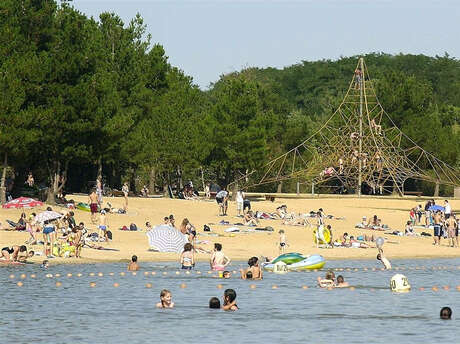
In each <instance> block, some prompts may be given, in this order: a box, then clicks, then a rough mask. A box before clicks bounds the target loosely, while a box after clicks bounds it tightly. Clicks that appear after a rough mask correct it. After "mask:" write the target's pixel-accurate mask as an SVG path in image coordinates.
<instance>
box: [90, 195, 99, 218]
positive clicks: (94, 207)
mask: <svg viewBox="0 0 460 344" xmlns="http://www.w3.org/2000/svg"><path fill="white" fill-rule="evenodd" d="M88 203H89V209H90V211H91V222H92V223H96V222H97V218H96V213H97V209H98V206H97V203H98V201H97V194H96V190H95V189H92V190H91V193H90V194H89V196H88Z"/></svg>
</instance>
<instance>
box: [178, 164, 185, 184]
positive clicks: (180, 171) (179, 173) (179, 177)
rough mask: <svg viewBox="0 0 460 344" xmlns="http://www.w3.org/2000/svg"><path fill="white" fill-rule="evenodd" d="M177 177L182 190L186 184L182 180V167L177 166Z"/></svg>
mask: <svg viewBox="0 0 460 344" xmlns="http://www.w3.org/2000/svg"><path fill="white" fill-rule="evenodd" d="M177 177H178V182H179V185H178V187H179V190H182V189H183V188H184V182H183V180H182V170H181V169H180V166H177Z"/></svg>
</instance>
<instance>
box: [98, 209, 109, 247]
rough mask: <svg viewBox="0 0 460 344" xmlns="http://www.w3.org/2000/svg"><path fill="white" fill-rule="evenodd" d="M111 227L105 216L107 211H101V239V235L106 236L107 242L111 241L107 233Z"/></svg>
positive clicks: (99, 233)
mask: <svg viewBox="0 0 460 344" xmlns="http://www.w3.org/2000/svg"><path fill="white" fill-rule="evenodd" d="M108 227H109V225H108V224H107V217H106V214H105V210H101V215H99V232H98V235H99V239H100V238H102V236H101V234H102V233H103V234H104V239H105V241H109V236H108V233H107V230H108Z"/></svg>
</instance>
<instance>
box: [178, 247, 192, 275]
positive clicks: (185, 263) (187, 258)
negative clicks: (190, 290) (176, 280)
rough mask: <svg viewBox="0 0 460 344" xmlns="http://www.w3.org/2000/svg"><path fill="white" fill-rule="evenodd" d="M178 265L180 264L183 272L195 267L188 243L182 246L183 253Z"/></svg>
mask: <svg viewBox="0 0 460 344" xmlns="http://www.w3.org/2000/svg"><path fill="white" fill-rule="evenodd" d="M180 263H181V264H182V269H183V270H192V268H193V266H194V265H195V257H194V255H193V246H192V244H191V243H189V242H188V243H186V244H185V245H184V251H183V252H182V254H181V255H180Z"/></svg>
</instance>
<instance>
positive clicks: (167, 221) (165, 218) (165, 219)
mask: <svg viewBox="0 0 460 344" xmlns="http://www.w3.org/2000/svg"><path fill="white" fill-rule="evenodd" d="M163 224H164V225H166V226H169V225H170V223H169V217H168V216H165V217H164V219H163Z"/></svg>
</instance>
